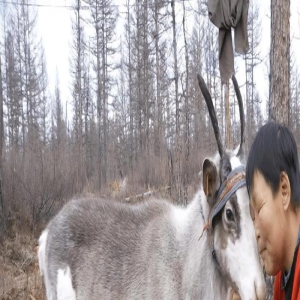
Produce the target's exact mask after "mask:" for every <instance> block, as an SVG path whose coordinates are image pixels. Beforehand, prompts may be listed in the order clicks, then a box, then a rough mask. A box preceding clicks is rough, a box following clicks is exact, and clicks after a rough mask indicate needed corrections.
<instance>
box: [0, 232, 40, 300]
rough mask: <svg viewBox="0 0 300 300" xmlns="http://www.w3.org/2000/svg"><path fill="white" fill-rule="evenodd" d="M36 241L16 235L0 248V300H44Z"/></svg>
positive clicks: (26, 236) (6, 240)
mask: <svg viewBox="0 0 300 300" xmlns="http://www.w3.org/2000/svg"><path fill="white" fill-rule="evenodd" d="M36 244H37V241H36V239H34V238H33V237H30V236H29V235H18V234H16V235H15V236H14V237H13V238H9V239H8V238H6V239H5V241H4V243H3V245H2V246H0V300H12V299H13V300H27V299H28V300H46V297H45V292H44V287H43V283H42V278H41V277H40V274H39V268H38V261H37V257H36V254H35V246H36Z"/></svg>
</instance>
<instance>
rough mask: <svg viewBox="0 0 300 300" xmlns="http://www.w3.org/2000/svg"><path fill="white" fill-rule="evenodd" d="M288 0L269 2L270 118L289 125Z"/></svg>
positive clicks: (272, 0)
mask: <svg viewBox="0 0 300 300" xmlns="http://www.w3.org/2000/svg"><path fill="white" fill-rule="evenodd" d="M289 101H290V0H271V53H270V108H269V113H270V118H271V119H274V120H275V121H277V122H280V123H283V124H285V125H289Z"/></svg>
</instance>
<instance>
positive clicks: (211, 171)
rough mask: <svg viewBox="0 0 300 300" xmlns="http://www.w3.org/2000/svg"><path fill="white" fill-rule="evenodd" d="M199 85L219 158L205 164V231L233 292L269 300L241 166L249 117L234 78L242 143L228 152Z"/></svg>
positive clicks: (205, 92) (205, 91)
mask: <svg viewBox="0 0 300 300" xmlns="http://www.w3.org/2000/svg"><path fill="white" fill-rule="evenodd" d="M197 77H198V83H199V86H200V89H201V91H202V94H203V97H204V99H205V102H206V104H207V107H208V111H209V115H210V119H211V122H212V125H213V129H214V133H215V137H216V141H217V145H218V150H219V151H218V152H219V153H218V154H217V156H216V157H214V158H213V159H209V158H206V159H205V160H204V162H203V190H204V193H205V195H206V198H207V202H208V205H209V215H208V216H207V218H208V222H207V224H206V227H205V229H208V230H207V233H208V235H209V237H208V241H209V247H210V250H211V252H212V256H213V259H214V262H215V264H216V267H217V268H218V270H219V272H220V274H221V276H222V278H223V279H224V280H225V281H226V283H227V285H228V287H229V288H232V289H234V290H235V291H237V292H238V293H239V295H240V296H241V298H242V299H265V282H264V277H263V271H262V267H261V265H260V260H259V254H258V250H257V244H256V238H255V233H254V226H253V223H252V219H251V216H250V210H249V196H248V193H247V190H246V187H245V169H244V166H243V165H242V164H241V156H242V155H243V144H244V127H245V117H244V111H243V102H242V98H241V94H240V91H239V87H238V84H237V81H236V79H235V77H234V76H233V77H232V80H233V84H234V88H235V91H236V94H237V99H238V103H239V109H240V118H241V141H240V146H239V149H238V151H236V153H234V152H230V151H225V148H224V147H223V144H222V140H221V137H220V132H219V126H218V120H217V118H216V114H215V110H214V106H213V102H212V99H211V96H210V93H209V91H208V89H207V87H206V85H205V82H204V80H203V78H202V77H201V76H200V75H198V76H197Z"/></svg>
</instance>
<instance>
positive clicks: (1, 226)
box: [0, 53, 5, 243]
mask: <svg viewBox="0 0 300 300" xmlns="http://www.w3.org/2000/svg"><path fill="white" fill-rule="evenodd" d="M3 144H4V121H3V88H2V65H1V53H0V236H3V232H4V230H5V218H4V196H3V179H2V174H3V161H2V153H3ZM0 243H1V238H0Z"/></svg>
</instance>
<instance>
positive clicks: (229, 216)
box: [226, 208, 233, 221]
mask: <svg viewBox="0 0 300 300" xmlns="http://www.w3.org/2000/svg"><path fill="white" fill-rule="evenodd" d="M226 217H227V220H228V221H233V213H232V210H231V209H229V208H227V209H226Z"/></svg>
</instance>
